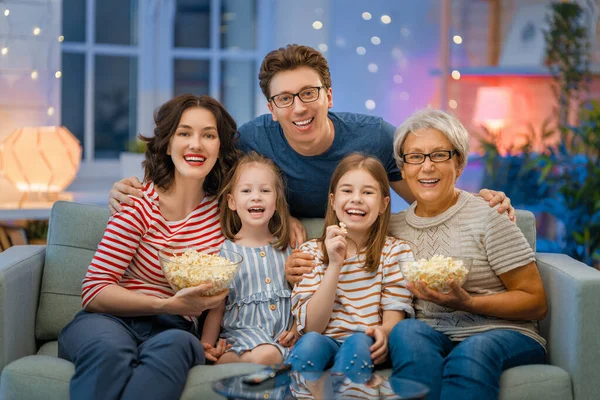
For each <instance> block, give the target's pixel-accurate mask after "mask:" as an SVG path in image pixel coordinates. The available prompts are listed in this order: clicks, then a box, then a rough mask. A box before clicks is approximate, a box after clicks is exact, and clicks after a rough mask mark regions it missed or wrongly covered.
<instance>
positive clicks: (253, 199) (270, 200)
mask: <svg viewBox="0 0 600 400" xmlns="http://www.w3.org/2000/svg"><path fill="white" fill-rule="evenodd" d="M242 168H243V170H242V172H241V173H240V175H239V178H238V181H237V182H236V183H235V184H234V185H233V188H232V190H231V193H229V194H228V195H227V200H228V206H229V208H230V209H231V210H234V211H236V212H237V214H238V216H239V217H240V220H241V221H242V226H243V227H245V228H248V227H260V228H267V229H268V225H269V221H270V220H271V218H272V217H273V214H274V213H275V207H276V203H277V189H276V187H277V186H276V179H277V177H276V176H275V173H274V172H273V170H272V169H271V168H269V167H268V166H265V165H262V164H249V165H246V166H244V167H242Z"/></svg>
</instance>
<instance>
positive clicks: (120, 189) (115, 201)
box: [108, 176, 144, 215]
mask: <svg viewBox="0 0 600 400" xmlns="http://www.w3.org/2000/svg"><path fill="white" fill-rule="evenodd" d="M142 188H143V186H142V183H141V182H140V180H139V179H138V178H136V177H135V176H132V177H130V178H125V179H121V180H120V181H118V182H115V184H114V185H113V187H112V189H110V192H109V194H108V208H109V210H110V214H111V215H114V214H116V213H117V212H119V211H121V203H125V204H128V205H130V206H132V205H133V200H131V199H130V198H129V195H131V196H135V197H143V196H144V193H142V190H141V189H142Z"/></svg>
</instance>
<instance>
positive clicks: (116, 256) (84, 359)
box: [58, 95, 238, 399]
mask: <svg viewBox="0 0 600 400" xmlns="http://www.w3.org/2000/svg"><path fill="white" fill-rule="evenodd" d="M154 119H155V123H156V128H155V130H154V135H153V136H152V137H143V136H140V139H142V140H144V141H145V142H147V150H146V160H145V161H144V164H143V165H144V168H145V183H144V185H143V190H142V197H141V198H137V197H132V200H133V204H132V205H126V204H123V205H122V210H121V211H120V212H118V213H116V214H115V215H113V216H112V217H111V218H110V220H109V221H108V225H107V227H106V231H105V232H104V236H103V238H102V241H101V242H100V244H99V245H98V249H97V251H96V253H95V255H94V258H93V259H92V262H91V264H90V266H89V267H88V271H87V274H86V276H85V278H84V279H83V287H82V307H83V310H82V311H80V312H79V313H78V314H77V315H76V316H75V318H74V319H73V321H71V322H70V323H69V324H68V325H67V326H66V327H65V328H64V329H63V330H62V331H61V333H60V335H59V338H58V341H59V356H60V357H61V358H64V359H66V360H69V361H72V362H73V363H74V364H75V375H74V376H73V378H72V380H71V384H70V390H69V391H70V397H71V399H130V398H143V399H153V398H155V399H178V398H179V397H180V395H181V393H182V391H183V388H184V385H185V382H186V378H187V375H188V371H189V369H190V368H192V367H193V366H194V365H197V364H204V362H205V359H209V360H216V359H217V358H218V357H219V356H220V355H221V354H222V353H223V352H224V350H225V343H224V341H219V342H217V340H218V334H219V329H220V326H219V325H218V324H216V326H214V325H215V324H213V325H211V324H210V323H208V321H209V320H210V312H209V316H208V317H207V323H206V324H205V326H206V328H205V329H203V331H202V332H199V329H198V321H197V317H198V316H199V315H200V314H202V313H203V312H204V311H206V310H211V309H214V308H216V307H217V306H220V305H221V303H222V302H223V300H224V299H225V297H226V296H227V291H226V290H225V291H223V292H221V293H218V294H216V295H213V296H210V297H206V296H201V295H200V294H201V293H202V292H204V291H206V290H208V289H210V287H211V286H210V284H204V285H200V286H198V287H194V288H187V289H183V290H180V291H178V292H177V293H174V291H173V290H172V289H171V287H170V286H169V284H168V282H167V280H166V279H165V277H164V275H163V273H162V270H161V267H160V265H159V262H158V251H159V250H160V249H161V248H163V247H168V246H169V245H172V244H174V243H176V244H177V245H178V246H199V245H203V246H220V245H221V244H222V243H223V240H224V238H223V235H222V234H221V229H220V226H219V212H218V207H217V206H218V202H217V198H216V194H217V193H218V190H219V187H220V185H221V180H222V179H223V176H224V175H225V173H226V171H227V170H228V169H230V168H231V167H232V166H233V164H234V162H235V160H236V159H237V156H238V152H237V150H235V146H234V140H235V133H236V124H235V121H234V120H233V118H232V117H231V116H230V115H229V114H228V113H227V111H225V109H224V108H223V106H221V104H219V103H218V102H217V101H215V100H214V99H212V98H210V97H208V96H199V97H198V96H193V95H182V96H179V97H176V98H174V99H172V100H170V101H168V102H167V103H165V104H163V105H162V106H161V107H160V109H159V110H158V111H157V112H156V115H155V118H154ZM199 337H201V339H200V340H198V338H199Z"/></svg>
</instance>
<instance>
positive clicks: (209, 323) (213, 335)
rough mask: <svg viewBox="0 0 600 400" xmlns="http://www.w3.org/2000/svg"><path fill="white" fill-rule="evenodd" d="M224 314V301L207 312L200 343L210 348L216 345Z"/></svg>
mask: <svg viewBox="0 0 600 400" xmlns="http://www.w3.org/2000/svg"><path fill="white" fill-rule="evenodd" d="M224 313H225V300H223V301H222V302H221V303H220V304H219V305H218V306H217V307H215V308H213V309H212V310H210V311H209V312H208V315H207V316H206V320H205V321H204V328H203V329H202V337H201V338H200V341H201V342H202V343H207V344H210V345H211V346H214V345H215V344H216V343H217V339H218V338H219V333H221V321H222V320H223V314H224Z"/></svg>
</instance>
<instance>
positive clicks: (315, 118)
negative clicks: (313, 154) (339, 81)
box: [268, 67, 333, 147]
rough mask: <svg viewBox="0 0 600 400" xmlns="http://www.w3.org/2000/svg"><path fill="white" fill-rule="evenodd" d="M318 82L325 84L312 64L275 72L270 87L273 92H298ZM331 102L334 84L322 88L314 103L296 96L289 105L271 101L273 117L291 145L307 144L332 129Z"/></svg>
mask: <svg viewBox="0 0 600 400" xmlns="http://www.w3.org/2000/svg"><path fill="white" fill-rule="evenodd" d="M315 86H323V82H321V78H320V77H319V74H318V72H317V71H316V70H315V69H313V68H311V67H299V68H296V69H292V70H287V71H281V72H278V73H276V74H275V75H274V76H273V79H272V80H271V83H270V85H269V91H270V93H271V96H275V95H280V94H283V93H291V94H295V93H298V92H300V91H301V90H302V89H306V88H309V87H315ZM332 106H333V99H332V92H331V88H323V89H320V91H319V99H318V100H316V101H314V102H311V103H303V102H302V101H301V100H300V99H299V98H298V97H297V96H296V97H295V98H294V104H292V105H291V106H289V107H286V108H278V107H277V106H276V105H275V104H273V102H272V101H270V102H269V103H268V107H269V110H270V111H271V115H272V116H273V120H274V121H278V122H279V123H280V124H281V128H282V129H283V133H284V135H285V137H286V139H287V140H288V141H289V142H290V145H291V146H292V147H294V146H295V145H298V146H301V147H306V146H307V145H310V144H312V143H319V142H320V141H321V140H323V138H324V137H325V136H326V135H327V134H328V132H329V129H330V126H329V118H328V117H327V111H328V110H329V109H330V108H331V107H332Z"/></svg>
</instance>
